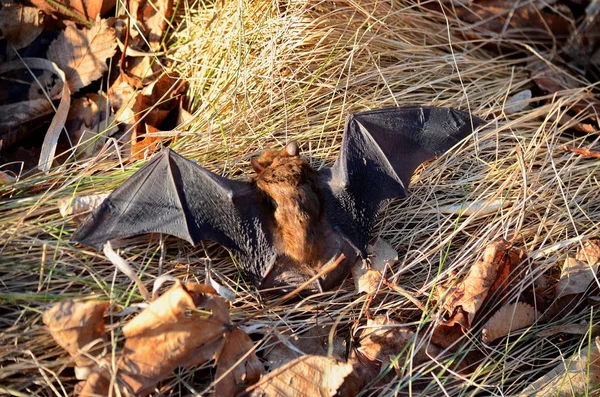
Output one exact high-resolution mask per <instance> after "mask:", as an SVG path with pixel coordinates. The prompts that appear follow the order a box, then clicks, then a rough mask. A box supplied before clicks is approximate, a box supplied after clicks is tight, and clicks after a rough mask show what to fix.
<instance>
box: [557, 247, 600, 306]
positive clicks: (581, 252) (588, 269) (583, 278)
mask: <svg viewBox="0 0 600 397" xmlns="http://www.w3.org/2000/svg"><path fill="white" fill-rule="evenodd" d="M599 265H600V245H599V244H598V241H597V240H588V241H586V242H585V243H583V246H582V247H580V248H579V249H578V250H577V255H576V257H575V258H567V259H566V260H565V263H564V265H563V268H562V271H561V274H560V280H559V282H558V287H557V298H560V297H563V296H566V295H572V294H580V293H583V292H585V291H586V290H587V289H588V287H589V285H590V283H591V282H592V281H594V279H595V276H596V274H597V273H598V266H599Z"/></svg>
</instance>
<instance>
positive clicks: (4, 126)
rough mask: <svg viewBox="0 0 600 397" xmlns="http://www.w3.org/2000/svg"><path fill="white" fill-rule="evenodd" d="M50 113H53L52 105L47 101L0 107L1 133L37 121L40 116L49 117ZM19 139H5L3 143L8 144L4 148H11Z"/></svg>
mask: <svg viewBox="0 0 600 397" xmlns="http://www.w3.org/2000/svg"><path fill="white" fill-rule="evenodd" d="M50 113H52V104H51V103H50V102H49V101H48V100H46V99H34V100H31V101H24V102H17V103H11V104H9V105H4V106H0V131H6V130H9V129H12V128H15V127H18V126H20V125H22V124H23V123H26V122H28V121H29V120H31V119H35V118H36V117H38V116H39V115H40V114H43V115H48V114H50ZM19 138H20V137H15V138H14V139H4V138H3V142H6V143H4V144H3V146H4V145H6V146H5V147H9V146H11V145H12V144H13V143H15V142H16V141H18V140H19Z"/></svg>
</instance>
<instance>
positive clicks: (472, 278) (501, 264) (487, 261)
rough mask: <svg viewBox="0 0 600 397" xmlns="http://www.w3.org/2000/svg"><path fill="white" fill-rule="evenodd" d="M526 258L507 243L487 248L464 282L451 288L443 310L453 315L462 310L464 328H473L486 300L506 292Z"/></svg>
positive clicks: (493, 244) (497, 243) (502, 242)
mask: <svg viewBox="0 0 600 397" xmlns="http://www.w3.org/2000/svg"><path fill="white" fill-rule="evenodd" d="M524 259H525V254H524V253H523V252H522V251H521V250H519V249H516V248H514V247H512V244H511V243H509V242H507V241H504V240H502V241H497V242H495V243H492V244H490V245H488V246H487V247H486V249H485V251H484V253H483V257H482V258H481V259H480V260H478V261H477V262H476V263H475V265H473V266H472V267H471V269H470V270H469V273H468V274H467V276H466V277H465V279H464V280H463V281H462V282H460V283H459V284H458V285H456V286H455V287H452V288H449V289H448V295H447V297H446V300H445V301H444V304H443V307H444V308H445V309H446V310H447V311H448V312H450V313H453V314H454V313H455V312H456V310H457V309H458V308H459V307H460V308H461V309H462V310H463V311H464V312H465V313H467V318H466V320H467V324H465V326H467V327H468V326H470V325H471V324H472V322H473V318H474V317H475V315H476V314H477V311H478V310H479V308H481V306H483V304H484V303H485V299H486V298H487V297H488V296H489V295H491V294H492V293H494V292H496V291H499V293H502V292H503V291H504V290H505V289H506V287H507V286H508V285H509V283H510V282H511V280H510V278H509V277H515V274H513V272H512V271H513V269H514V268H515V267H516V266H517V265H518V264H519V263H521V262H522V261H523V260H524ZM499 298H500V299H501V298H503V297H502V296H500V297H499Z"/></svg>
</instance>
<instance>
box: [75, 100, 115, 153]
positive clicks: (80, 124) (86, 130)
mask: <svg viewBox="0 0 600 397" xmlns="http://www.w3.org/2000/svg"><path fill="white" fill-rule="evenodd" d="M114 119H115V117H114V115H113V114H112V110H111V109H110V107H109V106H108V98H106V97H105V96H104V95H98V94H95V93H90V94H87V95H86V96H84V97H83V98H79V99H76V100H75V101H74V102H73V104H72V106H71V109H69V115H68V116H67V122H66V123H65V127H66V129H67V131H68V132H69V135H70V137H71V142H73V144H74V145H76V147H75V150H76V154H77V155H79V156H82V157H84V158H86V157H90V156H93V155H94V154H96V153H97V152H98V151H99V150H100V149H101V148H102V146H104V143H105V142H106V137H107V136H109V135H111V134H113V133H114V132H116V131H117V127H115V126H114V125H112V124H113V121H114Z"/></svg>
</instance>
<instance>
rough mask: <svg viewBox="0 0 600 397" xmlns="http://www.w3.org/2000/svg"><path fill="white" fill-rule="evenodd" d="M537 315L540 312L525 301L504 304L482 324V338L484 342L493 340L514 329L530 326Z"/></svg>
mask: <svg viewBox="0 0 600 397" xmlns="http://www.w3.org/2000/svg"><path fill="white" fill-rule="evenodd" d="M539 317H540V313H538V312H537V311H536V310H535V308H534V307H533V306H531V305H530V304H527V303H525V302H517V303H510V304H507V305H504V306H502V307H501V308H500V310H498V311H497V312H496V313H495V314H494V315H493V316H492V317H491V318H490V319H489V320H488V321H487V322H486V323H485V325H484V326H483V331H482V340H483V342H485V343H490V342H493V341H494V340H496V339H498V338H501V337H503V336H506V335H508V334H510V333H511V332H512V331H514V330H516V329H521V328H525V327H528V326H530V325H531V324H533V323H535V322H536V320H537V319H538V318H539Z"/></svg>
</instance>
